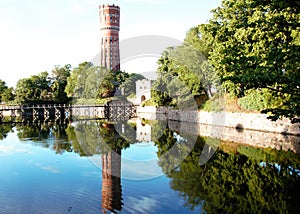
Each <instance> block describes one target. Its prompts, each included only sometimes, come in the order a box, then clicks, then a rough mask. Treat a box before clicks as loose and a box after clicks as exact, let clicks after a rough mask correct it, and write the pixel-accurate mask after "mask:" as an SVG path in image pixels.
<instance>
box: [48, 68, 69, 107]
mask: <svg viewBox="0 0 300 214" xmlns="http://www.w3.org/2000/svg"><path fill="white" fill-rule="evenodd" d="M70 72H71V65H69V64H68V65H65V66H63V67H60V66H55V68H54V69H53V70H52V72H51V73H52V81H53V82H52V86H51V89H52V100H53V101H54V102H57V103H66V102H67V101H68V97H67V93H66V92H65V88H66V86H67V80H68V77H69V76H70Z"/></svg>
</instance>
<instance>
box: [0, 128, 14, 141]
mask: <svg viewBox="0 0 300 214" xmlns="http://www.w3.org/2000/svg"><path fill="white" fill-rule="evenodd" d="M12 128H13V125H12V124H1V125H0V140H3V139H4V138H6V137H7V135H8V133H9V132H11V131H12Z"/></svg>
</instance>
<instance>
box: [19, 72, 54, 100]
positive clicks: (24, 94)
mask: <svg viewBox="0 0 300 214" xmlns="http://www.w3.org/2000/svg"><path fill="white" fill-rule="evenodd" d="M15 93H16V101H17V102H18V103H21V104H32V103H39V102H51V98H52V94H51V81H50V77H49V75H48V72H46V71H45V72H41V73H39V74H38V75H33V76H31V77H30V78H23V79H20V80H19V81H18V82H17V86H16V90H15Z"/></svg>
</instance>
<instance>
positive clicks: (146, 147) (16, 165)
mask: <svg viewBox="0 0 300 214" xmlns="http://www.w3.org/2000/svg"><path fill="white" fill-rule="evenodd" d="M190 125H191V124H190ZM182 130H183V129H182ZM182 130H181V132H180V129H179V130H174V129H172V127H170V126H169V125H168V124H166V123H161V122H157V121H142V123H135V122H119V123H117V124H113V123H108V122H105V121H79V122H74V123H71V124H64V125H59V124H26V125H24V124H5V125H1V126H0V163H1V174H0V213H299V210H300V203H299V202H300V191H299V190H300V155H299V154H297V153H295V152H292V151H283V150H274V149H270V148H257V147H252V146H249V145H247V144H249V142H248V143H247V142H245V143H242V144H237V143H233V142H229V141H222V140H219V139H216V138H212V137H207V136H198V135H197V134H194V135H193V134H191V133H184V132H183V131H182ZM258 136H260V135H258ZM297 139H298V138H296V140H297ZM255 140H256V141H257V139H255ZM294 140H295V139H294ZM275 143H277V144H278V142H275ZM281 143H282V142H281ZM283 143H286V142H283ZM292 143H293V144H294V145H299V142H292ZM250 144H251V143H250Z"/></svg>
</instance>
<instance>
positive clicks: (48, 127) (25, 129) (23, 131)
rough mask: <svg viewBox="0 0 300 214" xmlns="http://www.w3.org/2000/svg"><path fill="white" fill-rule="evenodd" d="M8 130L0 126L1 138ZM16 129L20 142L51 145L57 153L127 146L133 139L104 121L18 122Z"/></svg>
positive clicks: (87, 153)
mask: <svg viewBox="0 0 300 214" xmlns="http://www.w3.org/2000/svg"><path fill="white" fill-rule="evenodd" d="M124 126H125V130H130V129H129V127H128V126H129V125H128V124H125V125H124ZM10 130H11V128H9V127H8V126H7V127H6V126H0V133H3V134H2V136H4V137H5V136H6V135H7V133H8V132H9V131H10ZM17 131H18V134H17V135H18V137H19V139H20V140H21V141H31V142H32V144H33V145H36V146H40V147H44V148H51V149H53V150H54V151H55V152H56V153H57V154H62V153H64V152H75V153H78V154H79V155H80V156H91V155H94V154H103V153H106V152H109V151H110V150H121V149H124V148H128V147H129V146H130V141H129V140H132V139H125V137H122V136H121V135H120V134H119V132H118V131H117V130H116V128H115V125H114V124H109V123H104V122H97V123H96V122H81V123H78V124H77V125H76V126H75V127H73V126H71V125H61V124H54V123H49V124H29V125H17ZM129 136H131V135H129ZM0 137H1V136H0ZM0 139H1V138H0Z"/></svg>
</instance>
